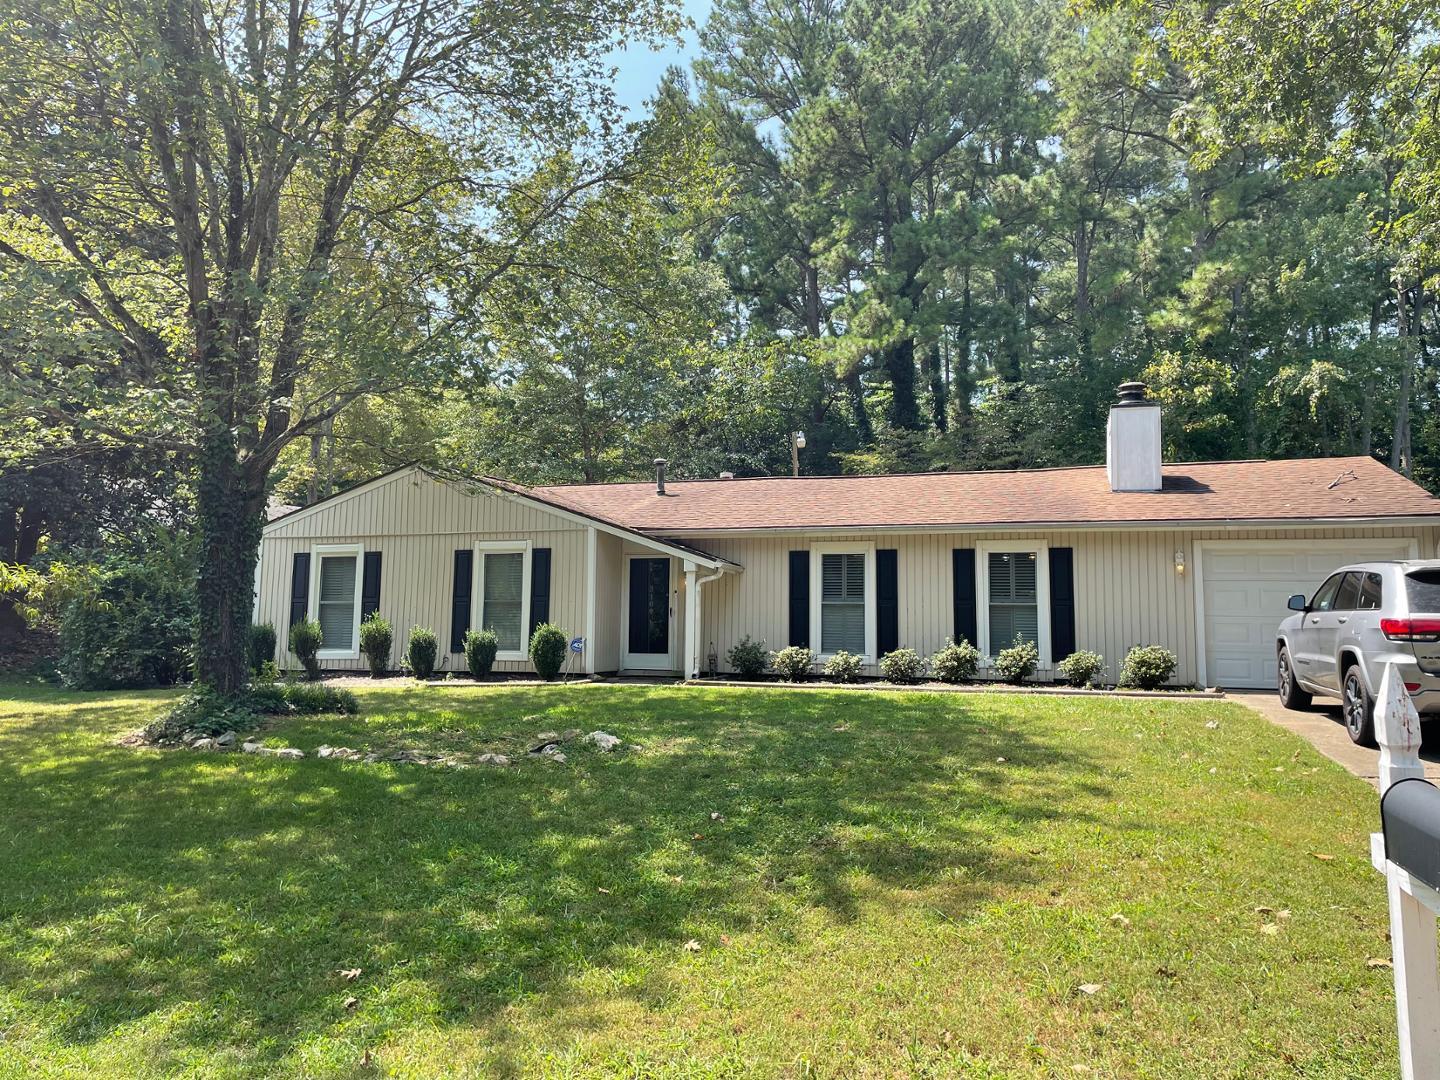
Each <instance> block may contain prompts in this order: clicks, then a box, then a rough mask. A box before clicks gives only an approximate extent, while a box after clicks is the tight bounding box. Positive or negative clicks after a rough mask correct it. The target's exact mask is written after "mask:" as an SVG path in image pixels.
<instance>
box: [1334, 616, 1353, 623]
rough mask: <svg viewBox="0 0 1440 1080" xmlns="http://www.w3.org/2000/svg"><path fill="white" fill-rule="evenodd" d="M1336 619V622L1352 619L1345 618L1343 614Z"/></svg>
mask: <svg viewBox="0 0 1440 1080" xmlns="http://www.w3.org/2000/svg"><path fill="white" fill-rule="evenodd" d="M1335 621H1336V622H1349V621H1350V620H1349V619H1347V618H1345V616H1344V615H1341V616H1340V617H1339V618H1337V619H1336V620H1335Z"/></svg>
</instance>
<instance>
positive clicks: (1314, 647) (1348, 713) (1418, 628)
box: [1275, 560, 1440, 746]
mask: <svg viewBox="0 0 1440 1080" xmlns="http://www.w3.org/2000/svg"><path fill="white" fill-rule="evenodd" d="M1290 610H1291V611H1294V612H1295V614H1294V615H1291V616H1290V617H1289V618H1288V619H1286V620H1285V621H1284V622H1282V623H1281V624H1280V629H1279V632H1278V634H1277V635H1276V643H1275V655H1276V664H1277V674H1278V681H1279V685H1280V701H1281V703H1282V704H1284V706H1285V707H1286V708H1287V709H1304V708H1306V707H1308V706H1309V705H1310V701H1311V697H1312V696H1314V695H1323V696H1326V697H1338V698H1339V699H1340V702H1341V709H1342V712H1343V713H1344V718H1345V730H1346V731H1348V732H1349V733H1350V738H1351V739H1353V740H1354V741H1355V742H1357V743H1359V744H1360V745H1361V746H1374V745H1375V725H1374V705H1373V702H1374V700H1375V694H1376V692H1377V691H1378V690H1379V689H1380V677H1381V675H1382V674H1384V671H1385V665H1386V664H1389V663H1394V664H1397V665H1399V671H1400V676H1401V678H1402V679H1404V681H1405V689H1406V690H1408V691H1409V692H1410V697H1411V699H1412V700H1413V701H1414V702H1415V708H1416V709H1417V710H1419V712H1420V714H1421V716H1422V717H1426V718H1428V715H1433V714H1440V560H1430V561H1425V562H1377V563H1359V564H1357V565H1355V566H1342V567H1341V568H1340V569H1339V570H1337V571H1335V573H1333V574H1331V575H1330V576H1329V577H1328V578H1326V579H1325V583H1324V584H1323V585H1321V586H1320V588H1318V589H1316V590H1315V595H1314V596H1312V597H1310V599H1309V600H1307V599H1305V597H1304V596H1303V595H1301V594H1299V593H1297V594H1296V595H1294V596H1292V597H1290Z"/></svg>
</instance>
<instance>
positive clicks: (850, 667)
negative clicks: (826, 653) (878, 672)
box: [820, 649, 865, 683]
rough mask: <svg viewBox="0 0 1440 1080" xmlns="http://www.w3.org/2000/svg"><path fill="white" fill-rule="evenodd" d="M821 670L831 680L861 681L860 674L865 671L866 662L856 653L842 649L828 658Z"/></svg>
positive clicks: (841, 681)
mask: <svg viewBox="0 0 1440 1080" xmlns="http://www.w3.org/2000/svg"><path fill="white" fill-rule="evenodd" d="M820 670H821V671H822V672H823V673H824V675H825V678H827V679H829V680H830V681H831V682H839V683H853V682H859V681H860V676H861V675H863V674H864V672H865V662H864V661H863V660H861V659H860V657H858V656H856V655H855V654H854V653H851V652H846V651H845V650H844V649H841V650H840V651H839V652H837V653H835V654H834V655H833V656H831V657H830V659H829V660H826V661H825V666H824V667H822V668H821V669H820Z"/></svg>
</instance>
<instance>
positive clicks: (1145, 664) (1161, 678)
mask: <svg viewBox="0 0 1440 1080" xmlns="http://www.w3.org/2000/svg"><path fill="white" fill-rule="evenodd" d="M1178 663H1179V661H1177V660H1176V659H1175V654H1174V653H1173V652H1171V651H1170V650H1169V649H1167V648H1165V647H1164V646H1163V645H1136V646H1135V648H1133V649H1131V650H1130V651H1129V652H1128V653H1126V654H1125V662H1124V663H1123V664H1121V665H1120V685H1121V686H1123V687H1125V688H1127V689H1134V690H1154V689H1156V688H1157V687H1159V686H1162V685H1164V684H1165V683H1167V682H1169V681H1170V678H1171V676H1173V675H1174V674H1175V668H1176V666H1177V665H1178Z"/></svg>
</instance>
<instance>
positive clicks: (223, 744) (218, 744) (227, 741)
mask: <svg viewBox="0 0 1440 1080" xmlns="http://www.w3.org/2000/svg"><path fill="white" fill-rule="evenodd" d="M234 748H235V732H233V731H227V732H225V733H224V734H222V735H217V736H216V737H215V749H217V750H233V749H234Z"/></svg>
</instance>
